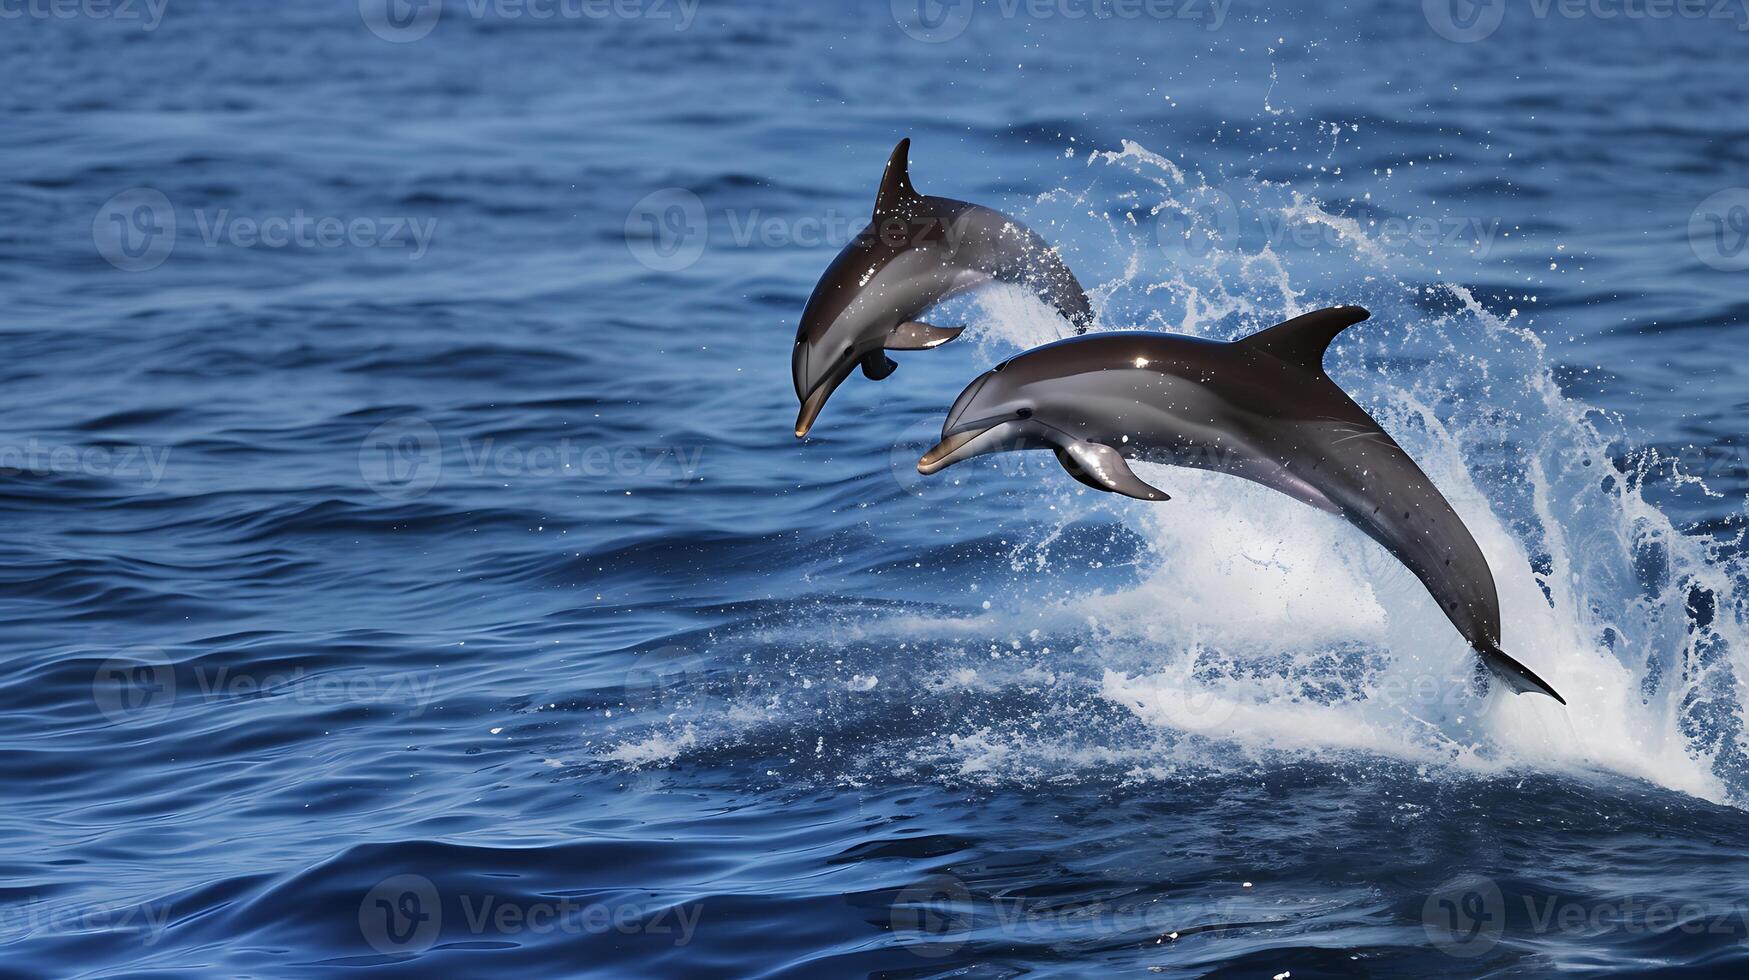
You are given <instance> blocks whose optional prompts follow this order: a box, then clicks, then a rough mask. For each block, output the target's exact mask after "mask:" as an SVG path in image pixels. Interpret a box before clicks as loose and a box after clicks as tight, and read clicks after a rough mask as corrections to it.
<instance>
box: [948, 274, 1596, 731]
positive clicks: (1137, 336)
mask: <svg viewBox="0 0 1749 980" xmlns="http://www.w3.org/2000/svg"><path fill="white" fill-rule="evenodd" d="M1369 315H1370V314H1368V313H1367V311H1366V310H1363V309H1361V308H1359V307H1356V306H1342V307H1337V308H1335V309H1328V310H1319V311H1317V312H1315V313H1307V314H1305V315H1304V316H1300V317H1295V318H1294V319H1292V320H1289V321H1287V322H1286V323H1280V324H1277V325H1275V326H1273V327H1270V328H1269V329H1267V330H1264V331H1262V332H1260V333H1256V334H1252V335H1251V336H1249V337H1246V338H1244V339H1242V340H1238V341H1234V342H1232V343H1220V342H1216V341H1210V340H1203V339H1200V338H1194V337H1181V336H1174V335H1171V334H1160V333H1129V332H1125V333H1100V334H1088V335H1084V336H1079V337H1072V338H1070V339H1068V340H1060V341H1057V342H1056V343H1053V344H1047V345H1045V346H1043V347H1039V348H1036V349H1034V350H1030V351H1027V352H1026V353H1024V354H1020V355H1018V356H1016V357H1014V358H1012V359H1010V360H1009V361H1007V362H1005V363H1002V364H998V365H996V367H994V368H992V369H991V370H989V371H986V372H985V373H984V374H983V375H982V376H980V377H979V378H977V379H976V380H975V381H973V382H972V383H971V384H970V385H969V386H967V388H966V390H965V391H964V392H962V393H961V394H960V396H959V399H958V400H957V401H955V402H954V405H953V409H952V410H951V412H949V414H948V417H947V421H946V423H945V424H943V426H942V429H941V442H940V443H939V444H937V445H936V446H935V448H933V449H931V450H929V452H927V453H925V454H924V455H923V458H922V460H920V461H919V462H918V464H917V469H918V470H919V471H921V472H922V473H925V474H929V473H934V472H936V471H938V470H941V469H943V468H945V467H948V466H952V465H953V464H955V463H958V462H960V461H961V460H966V459H971V458H972V457H974V456H982V455H985V454H986V453H995V452H1007V451H1013V450H1021V449H1050V450H1053V451H1055V452H1056V454H1057V459H1058V460H1059V461H1060V462H1061V463H1062V464H1063V467H1064V469H1066V470H1068V471H1069V473H1070V475H1072V476H1073V477H1074V478H1075V479H1077V480H1079V481H1081V482H1082V483H1085V484H1087V485H1088V486H1091V487H1093V488H1095V489H1098V490H1105V491H1108V492H1111V493H1118V494H1123V495H1125V496H1129V497H1135V498H1137V499H1139V500H1166V499H1168V497H1167V495H1166V493H1165V492H1164V491H1162V490H1159V489H1157V488H1155V487H1153V486H1150V485H1149V484H1147V483H1146V482H1144V481H1143V480H1142V479H1141V478H1140V477H1138V476H1136V474H1135V473H1134V472H1132V471H1131V470H1130V467H1129V464H1128V463H1127V462H1125V460H1126V458H1127V459H1138V460H1142V461H1144V462H1151V463H1169V464H1174V465H1179V466H1190V467H1196V468H1199V469H1208V470H1215V471H1218V472H1223V473H1229V474H1232V475H1234V476H1238V477H1243V478H1244V479H1247V480H1251V481H1253V482H1256V483H1261V484H1263V485H1264V486H1266V487H1269V488H1271V489H1273V490H1278V491H1280V492H1282V493H1285V494H1287V495H1288V496H1290V497H1292V498H1294V499H1295V500H1299V501H1301V502H1303V503H1307V504H1311V505H1312V506H1314V507H1317V508H1319V509H1321V510H1324V511H1328V512H1330V513H1332V514H1336V515H1338V516H1340V517H1342V518H1344V519H1346V520H1347V521H1348V522H1349V523H1351V524H1353V525H1355V526H1356V527H1358V528H1360V529H1361V530H1362V531H1365V532H1366V533H1367V535H1368V536H1370V537H1371V538H1372V539H1373V540H1375V541H1377V542H1378V543H1380V544H1382V545H1384V546H1385V548H1387V549H1389V550H1390V552H1391V554H1392V555H1395V556H1396V558H1397V560H1398V561H1401V562H1402V563H1403V564H1404V565H1405V566H1406V567H1407V568H1408V569H1409V570H1410V571H1411V572H1413V573H1414V574H1415V577H1416V578H1418V579H1420V580H1421V584H1422V585H1424V586H1426V588H1427V591H1428V592H1430V593H1432V595H1433V598H1434V599H1435V600H1436V601H1438V603H1439V607H1440V609H1442V610H1444V612H1445V615H1446V617H1447V618H1448V619H1450V620H1451V622H1452V625H1453V626H1456V627H1457V630H1458V632H1459V633H1461V634H1463V637H1464V639H1465V640H1468V641H1469V643H1470V646H1472V647H1474V648H1475V650H1476V652H1477V653H1478V654H1479V655H1480V656H1481V658H1482V662H1483V663H1485V664H1486V665H1487V666H1488V668H1489V669H1490V670H1492V671H1493V673H1494V674H1495V676H1497V677H1499V678H1500V679H1501V680H1502V681H1503V682H1505V684H1506V685H1507V686H1508V687H1510V688H1511V689H1512V690H1513V691H1515V692H1518V693H1521V694H1522V693H1524V692H1526V691H1536V692H1540V693H1542V694H1547V695H1548V696H1550V697H1552V698H1554V699H1555V700H1557V701H1559V702H1561V703H1562V704H1566V703H1567V702H1566V699H1565V698H1562V697H1561V696H1560V695H1559V694H1556V693H1555V690H1554V688H1551V687H1550V686H1549V685H1548V684H1547V683H1545V682H1544V681H1543V680H1542V679H1541V678H1540V677H1538V676H1537V675H1536V674H1534V673H1532V672H1531V670H1530V669H1529V668H1527V667H1525V666H1524V665H1523V664H1521V663H1519V662H1518V661H1517V660H1514V659H1513V658H1512V657H1509V656H1507V655H1506V654H1505V653H1504V652H1503V651H1502V650H1501V649H1500V601H1499V597H1498V596H1497V594H1496V593H1495V589H1494V576H1493V575H1492V574H1491V573H1490V572H1489V570H1488V561H1487V559H1486V558H1484V557H1483V555H1482V549H1481V548H1480V547H1478V546H1477V545H1476V541H1475V538H1473V537H1471V536H1470V532H1469V530H1468V529H1467V528H1465V527H1464V525H1463V522H1462V521H1460V520H1459V519H1458V516H1457V514H1456V512H1454V511H1453V510H1452V508H1451V504H1449V503H1447V502H1446V499H1445V497H1443V496H1441V495H1440V492H1439V490H1438V489H1436V488H1435V487H1434V486H1433V483H1432V481H1430V480H1429V479H1428V478H1427V475H1426V474H1425V473H1423V472H1421V468H1420V467H1419V466H1416V465H1415V461H1414V460H1412V459H1410V458H1409V455H1408V454H1407V453H1405V452H1404V451H1403V449H1402V447H1400V446H1398V445H1397V443H1396V441H1395V440H1393V439H1392V438H1391V437H1390V436H1389V435H1387V434H1386V433H1385V431H1384V430H1383V429H1382V428H1380V427H1379V424H1378V423H1377V422H1375V421H1373V419H1372V417H1371V416H1370V415H1368V414H1367V413H1366V412H1365V410H1363V409H1362V408H1361V407H1360V406H1359V405H1356V404H1355V403H1354V401H1353V400H1352V399H1350V398H1349V397H1348V395H1347V394H1346V393H1344V392H1343V391H1342V389H1341V388H1339V387H1337V386H1336V383H1335V382H1334V381H1331V380H1330V378H1329V376H1327V375H1326V374H1325V373H1324V367H1323V362H1324V352H1325V350H1326V349H1327V348H1328V347H1329V346H1330V343H1331V341H1333V340H1335V339H1336V335H1337V334H1338V333H1340V332H1342V330H1343V328H1345V327H1348V326H1350V325H1352V324H1355V323H1359V322H1360V321H1362V320H1365V319H1366V318H1367V317H1368V316H1369Z"/></svg>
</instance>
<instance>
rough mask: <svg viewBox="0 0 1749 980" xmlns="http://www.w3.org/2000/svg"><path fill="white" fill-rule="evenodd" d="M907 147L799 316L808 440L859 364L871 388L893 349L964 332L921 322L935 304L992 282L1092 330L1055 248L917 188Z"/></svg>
mask: <svg viewBox="0 0 1749 980" xmlns="http://www.w3.org/2000/svg"><path fill="white" fill-rule="evenodd" d="M910 148H911V141H910V140H908V139H907V140H901V141H899V145H898V146H897V147H896V148H894V150H893V155H892V158H891V159H889V160H888V161H887V170H886V174H885V175H884V176H883V177H882V178H881V189H880V193H879V194H878V195H877V196H876V198H875V209H874V216H873V217H872V218H871V219H870V220H869V223H868V226H867V227H865V228H864V229H863V230H862V232H861V233H860V234H859V235H857V236H856V239H855V240H854V241H852V242H851V243H850V244H849V245H847V246H845V247H844V250H843V251H841V252H839V253H838V256H837V258H835V259H833V260H832V264H831V265H830V266H828V267H827V268H826V273H825V275H823V276H821V277H820V281H819V283H818V284H817V285H815V286H814V294H813V296H811V297H810V298H809V299H808V305H807V307H806V308H805V309H803V311H802V322H801V326H800V328H799V329H797V330H796V343H795V348H794V350H793V351H792V352H791V355H790V372H791V374H792V375H793V376H794V378H795V385H796V397H797V398H798V399H800V400H801V403H802V407H801V412H800V414H798V415H797V416H796V437H797V438H801V437H802V436H805V435H807V434H808V430H809V429H810V428H812V427H813V425H814V420H815V419H817V418H819V416H820V409H822V408H824V407H825V405H826V399H828V398H830V397H831V396H832V392H833V391H834V390H835V389H836V388H837V387H838V386H839V385H840V384H843V383H844V379H846V378H848V377H850V374H851V372H852V371H854V370H855V369H856V367H857V365H859V364H860V365H861V366H862V371H863V374H864V375H865V376H867V377H868V378H870V379H871V380H874V381H879V380H882V379H883V378H885V377H887V376H888V375H890V374H892V373H893V370H894V368H896V367H897V366H898V365H896V364H894V363H893V362H892V360H891V359H890V358H888V357H887V355H886V352H887V351H889V350H928V349H930V348H934V347H939V346H941V345H942V344H944V343H947V342H948V341H950V340H952V339H953V338H955V337H957V336H959V333H960V331H961V330H963V329H964V328H963V327H937V326H932V325H930V324H927V323H923V322H921V321H919V320H918V319H917V317H918V316H920V315H921V314H922V313H923V311H924V310H926V309H928V308H929V307H930V306H932V305H934V304H936V303H938V302H940V301H942V300H944V299H947V298H948V297H950V296H953V295H956V294H958V293H962V292H964V291H966V290H968V289H973V288H975V287H977V286H981V285H983V284H985V283H989V282H1008V283H1015V284H1018V285H1022V286H1026V287H1028V288H1030V289H1031V290H1032V291H1033V293H1034V295H1036V296H1038V297H1039V298H1040V299H1041V300H1043V301H1044V302H1046V303H1049V304H1050V305H1051V306H1053V307H1055V308H1056V309H1057V311H1058V312H1059V313H1061V314H1062V315H1063V316H1065V317H1067V318H1068V319H1069V321H1070V322H1071V323H1073V324H1074V325H1075V326H1076V327H1077V328H1079V329H1085V328H1086V327H1087V326H1088V325H1089V324H1090V323H1092V322H1093V312H1092V309H1091V308H1090V307H1089V306H1088V303H1087V293H1086V291H1085V290H1083V289H1082V288H1081V283H1080V282H1078V281H1076V279H1075V276H1074V274H1073V273H1071V272H1070V271H1069V267H1068V266H1066V265H1064V264H1063V260H1062V258H1061V257H1059V256H1058V255H1057V253H1056V251H1055V250H1053V249H1052V248H1051V246H1050V245H1049V244H1047V243H1046V242H1045V240H1044V239H1042V238H1040V237H1039V236H1038V235H1036V234H1034V233H1033V232H1032V231H1031V230H1030V229H1028V228H1027V227H1026V226H1025V225H1023V224H1021V223H1020V222H1018V221H1016V220H1014V219H1013V218H1011V217H1009V216H1007V215H1005V214H1003V213H1002V212H1000V211H992V210H991V209H989V208H986V207H980V206H979V205H976V204H968V203H966V202H965V201H955V200H951V199H949V198H945V197H924V196H923V195H921V194H918V193H917V191H916V189H914V188H913V187H912V186H911V178H910V174H909V167H910Z"/></svg>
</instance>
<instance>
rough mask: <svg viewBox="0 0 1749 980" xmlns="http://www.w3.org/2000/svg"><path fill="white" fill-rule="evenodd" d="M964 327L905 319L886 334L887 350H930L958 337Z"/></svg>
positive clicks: (963, 330)
mask: <svg viewBox="0 0 1749 980" xmlns="http://www.w3.org/2000/svg"><path fill="white" fill-rule="evenodd" d="M965 329H966V328H965V327H937V326H933V325H931V324H928V323H920V322H918V321H916V320H907V321H906V322H904V323H901V324H899V325H898V326H897V327H895V328H894V329H893V332H892V333H890V334H887V345H886V346H887V350H930V349H932V348H936V347H940V346H941V345H942V344H945V343H947V342H948V341H950V340H952V339H954V338H955V337H958V336H959V335H960V334H961V333H964V332H965Z"/></svg>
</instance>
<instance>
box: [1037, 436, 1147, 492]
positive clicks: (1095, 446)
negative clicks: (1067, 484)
mask: <svg viewBox="0 0 1749 980" xmlns="http://www.w3.org/2000/svg"><path fill="white" fill-rule="evenodd" d="M1057 462H1059V463H1062V464H1063V469H1065V470H1068V471H1069V475H1070V476H1072V477H1074V478H1075V479H1077V480H1080V481H1081V482H1082V483H1085V484H1087V485H1088V486H1090V487H1093V488H1094V489H1095V490H1104V491H1105V492H1107V493H1117V494H1122V495H1123V496H1125V497H1134V498H1136V499H1137V500H1171V499H1172V498H1171V496H1169V495H1168V494H1167V493H1166V491H1164V490H1161V489H1159V488H1157V487H1152V486H1149V485H1148V484H1147V483H1144V482H1143V481H1142V478H1141V477H1139V476H1137V475H1136V474H1135V473H1133V472H1131V470H1130V465H1129V464H1128V463H1126V462H1124V458H1123V457H1122V456H1121V455H1119V454H1118V451H1117V450H1115V449H1113V448H1111V447H1110V446H1106V445H1102V444H1100V443H1097V442H1075V443H1071V444H1070V445H1067V446H1059V447H1058V448H1057Z"/></svg>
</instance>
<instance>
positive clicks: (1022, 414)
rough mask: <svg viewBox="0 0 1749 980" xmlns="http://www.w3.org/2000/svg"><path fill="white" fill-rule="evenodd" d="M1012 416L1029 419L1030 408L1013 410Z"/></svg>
mask: <svg viewBox="0 0 1749 980" xmlns="http://www.w3.org/2000/svg"><path fill="white" fill-rule="evenodd" d="M1014 417H1015V418H1017V419H1030V418H1032V409H1030V408H1023V409H1021V410H1019V411H1017V412H1015V413H1014Z"/></svg>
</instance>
